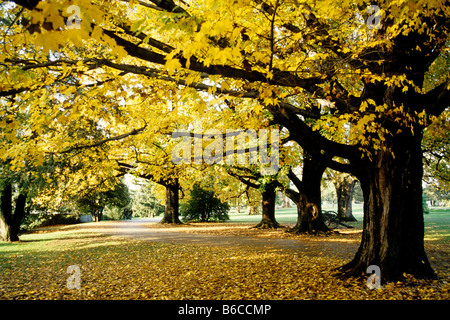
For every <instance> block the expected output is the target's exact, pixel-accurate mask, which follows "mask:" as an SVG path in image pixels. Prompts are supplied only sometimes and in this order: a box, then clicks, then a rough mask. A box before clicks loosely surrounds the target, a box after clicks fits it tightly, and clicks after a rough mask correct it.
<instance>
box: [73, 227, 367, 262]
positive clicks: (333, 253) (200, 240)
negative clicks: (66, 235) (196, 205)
mask: <svg viewBox="0 0 450 320" xmlns="http://www.w3.org/2000/svg"><path fill="white" fill-rule="evenodd" d="M79 226H80V225H79ZM81 226H82V227H83V228H86V229H87V230H91V231H94V232H96V233H103V234H105V235H109V236H119V237H124V238H131V239H136V240H143V241H156V242H164V243H182V244H195V245H204V246H208V247H213V246H220V247H223V246H225V247H230V248H238V247H239V248H253V249H255V250H261V249H281V250H293V251H296V252H301V253H302V254H303V255H305V254H306V255H309V254H310V255H314V256H317V255H327V256H330V257H336V258H341V259H351V258H352V256H353V254H354V253H355V252H356V250H357V249H358V245H359V239H355V238H354V237H353V238H352V239H347V241H345V240H344V241H320V240H324V239H323V238H317V241H312V240H311V238H308V239H305V238H299V237H295V238H291V239H289V238H283V237H281V238H280V237H279V236H277V237H276V238H274V237H261V236H255V235H253V236H252V235H242V234H237V235H236V232H235V233H234V234H230V232H229V233H228V234H220V232H218V231H217V229H218V228H216V230H215V231H212V230H211V228H210V229H208V228H191V229H190V230H189V229H188V228H182V227H180V226H178V227H164V226H161V225H159V227H158V225H157V224H156V220H155V219H135V220H125V221H105V222H101V223H93V224H85V225H81ZM237 228H240V229H241V230H242V229H248V226H240V227H237ZM205 229H206V230H205ZM222 229H236V228H232V227H223V228H222ZM255 231H256V232H258V230H255ZM214 232H215V233H216V234H214ZM281 232H284V231H281ZM217 233H219V234H217ZM278 235H279V233H278ZM327 240H330V239H329V237H328V238H327Z"/></svg>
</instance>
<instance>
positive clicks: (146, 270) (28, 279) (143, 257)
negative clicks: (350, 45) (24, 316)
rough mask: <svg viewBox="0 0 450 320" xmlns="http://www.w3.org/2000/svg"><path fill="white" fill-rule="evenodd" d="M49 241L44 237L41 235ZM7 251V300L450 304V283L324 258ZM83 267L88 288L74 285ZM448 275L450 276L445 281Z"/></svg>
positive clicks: (70, 235) (89, 242) (76, 245)
mask: <svg viewBox="0 0 450 320" xmlns="http://www.w3.org/2000/svg"><path fill="white" fill-rule="evenodd" d="M38 236H39V237H41V239H39V238H36V237H38ZM24 238H26V239H27V240H28V241H30V242H26V241H25V242H21V243H13V244H6V245H5V244H3V245H2V246H1V247H0V269H1V272H0V298H1V299H189V300H191V299H269V300H271V299H448V298H449V284H448V283H447V282H446V281H418V280H414V279H410V280H408V281H407V282H404V283H391V284H388V285H384V286H382V288H381V289H379V290H370V289H368V288H367V287H366V285H365V278H349V279H340V278H338V277H336V275H335V271H334V268H336V267H337V266H339V265H342V264H343V263H345V262H346V261H345V260H343V259H338V258H336V257H330V256H327V255H323V254H320V253H319V252H318V253H317V255H316V256H314V255H311V254H308V255H303V254H301V253H298V252H293V251H289V250H275V249H266V250H262V249H255V248H252V247H248V248H247V247H240V248H228V247H207V246H198V245H184V244H170V243H158V242H144V241H137V240H128V239H121V238H114V237H106V236H101V235H93V234H90V236H89V237H86V235H85V234H80V232H79V231H77V230H72V231H66V232H65V233H64V232H62V233H57V236H56V233H55V236H54V234H53V233H50V234H45V235H28V236H27V237H24ZM70 265H78V266H79V267H80V270H81V287H80V289H69V288H68V287H67V279H68V278H69V276H70V274H67V268H68V266H70ZM445 277H448V274H445V275H444V278H445Z"/></svg>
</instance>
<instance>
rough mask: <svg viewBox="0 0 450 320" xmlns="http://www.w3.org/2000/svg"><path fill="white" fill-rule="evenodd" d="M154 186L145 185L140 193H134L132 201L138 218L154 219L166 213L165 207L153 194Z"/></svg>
mask: <svg viewBox="0 0 450 320" xmlns="http://www.w3.org/2000/svg"><path fill="white" fill-rule="evenodd" d="M153 188H154V186H153V185H152V184H150V183H147V184H145V185H143V186H142V187H141V188H140V189H139V190H138V191H135V192H132V194H131V199H132V200H131V201H132V203H133V211H134V214H135V215H136V216H140V217H153V216H159V215H160V214H161V213H164V206H163V205H161V203H160V201H159V200H158V199H157V198H156V196H155V195H154V193H153Z"/></svg>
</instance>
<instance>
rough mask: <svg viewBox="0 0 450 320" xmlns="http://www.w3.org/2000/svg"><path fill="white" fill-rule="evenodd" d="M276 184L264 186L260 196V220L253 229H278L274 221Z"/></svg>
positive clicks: (277, 224)
mask: <svg viewBox="0 0 450 320" xmlns="http://www.w3.org/2000/svg"><path fill="white" fill-rule="evenodd" d="M275 188H276V184H275V183H269V184H267V185H265V186H264V190H263V191H262V192H261V195H262V218H261V222H260V223H258V224H257V225H256V226H254V228H258V229H277V228H279V227H280V225H279V223H278V222H277V220H276V219H275V199H276V191H275Z"/></svg>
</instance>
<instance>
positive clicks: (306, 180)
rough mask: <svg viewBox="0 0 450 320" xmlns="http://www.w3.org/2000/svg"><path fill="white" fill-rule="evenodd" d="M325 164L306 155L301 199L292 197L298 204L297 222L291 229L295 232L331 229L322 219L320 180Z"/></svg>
mask: <svg viewBox="0 0 450 320" xmlns="http://www.w3.org/2000/svg"><path fill="white" fill-rule="evenodd" d="M324 171H325V166H323V165H322V164H320V163H319V162H316V161H314V160H313V159H311V158H310V157H309V156H305V159H304V162H303V174H302V181H301V188H299V189H300V190H299V191H300V197H299V199H296V200H294V199H292V200H293V201H294V202H295V204H296V205H297V212H298V217H297V224H296V225H295V226H294V227H293V228H292V229H291V230H290V232H294V233H306V232H307V233H317V232H320V231H323V232H327V231H330V229H329V228H328V227H327V226H326V225H325V223H324V222H323V220H322V214H321V211H322V199H321V198H322V193H321V190H320V182H321V180H322V175H323V173H324Z"/></svg>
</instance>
